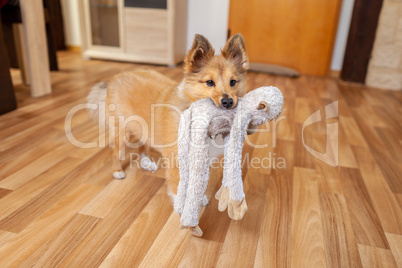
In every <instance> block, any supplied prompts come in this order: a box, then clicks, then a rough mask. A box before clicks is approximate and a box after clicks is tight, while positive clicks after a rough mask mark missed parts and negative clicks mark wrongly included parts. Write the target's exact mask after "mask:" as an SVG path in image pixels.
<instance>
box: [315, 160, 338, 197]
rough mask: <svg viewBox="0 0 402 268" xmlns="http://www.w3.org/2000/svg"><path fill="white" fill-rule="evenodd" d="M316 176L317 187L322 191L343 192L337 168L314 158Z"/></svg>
mask: <svg viewBox="0 0 402 268" xmlns="http://www.w3.org/2000/svg"><path fill="white" fill-rule="evenodd" d="M314 164H315V170H316V172H317V173H318V175H319V176H317V183H318V189H319V191H320V192H324V193H335V194H343V190H342V186H341V177H340V174H339V170H338V169H337V168H333V167H331V166H330V165H328V164H326V163H324V162H322V161H321V160H318V159H316V161H315V162H314Z"/></svg>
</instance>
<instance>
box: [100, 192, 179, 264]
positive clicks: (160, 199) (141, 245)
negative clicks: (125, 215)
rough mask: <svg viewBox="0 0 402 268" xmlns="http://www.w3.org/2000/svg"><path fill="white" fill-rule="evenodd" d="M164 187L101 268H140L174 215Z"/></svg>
mask: <svg viewBox="0 0 402 268" xmlns="http://www.w3.org/2000/svg"><path fill="white" fill-rule="evenodd" d="M166 192H167V186H166V185H163V186H162V187H161V188H160V189H159V191H158V192H157V193H156V194H155V196H154V197H153V198H152V199H151V201H150V202H149V203H148V205H147V206H146V207H145V208H144V210H143V211H142V212H141V214H140V215H139V216H138V218H137V219H136V220H135V221H134V223H133V224H132V225H131V226H130V228H128V230H127V231H126V232H125V233H124V235H123V236H122V238H121V239H120V240H119V242H118V243H117V244H116V246H114V248H113V249H112V251H111V252H110V253H109V254H108V256H107V257H106V259H105V260H104V261H103V262H102V264H101V265H100V267H138V266H139V264H140V263H141V261H142V259H143V258H144V257H145V255H146V254H147V252H148V250H149V248H150V247H151V246H152V244H153V242H154V240H155V238H156V237H157V236H158V234H159V233H160V231H161V229H162V228H163V226H164V225H165V224H166V221H167V220H168V219H169V217H170V215H171V214H172V212H173V210H172V205H171V203H170V200H169V196H168V195H167V194H166Z"/></svg>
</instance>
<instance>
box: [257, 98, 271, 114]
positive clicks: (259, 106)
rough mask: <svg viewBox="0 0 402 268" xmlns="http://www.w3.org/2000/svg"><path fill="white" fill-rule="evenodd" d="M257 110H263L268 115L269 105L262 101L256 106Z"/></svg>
mask: <svg viewBox="0 0 402 268" xmlns="http://www.w3.org/2000/svg"><path fill="white" fill-rule="evenodd" d="M257 110H264V111H266V112H267V113H268V112H269V104H268V103H266V102H265V101H262V102H260V104H259V105H258V107H257Z"/></svg>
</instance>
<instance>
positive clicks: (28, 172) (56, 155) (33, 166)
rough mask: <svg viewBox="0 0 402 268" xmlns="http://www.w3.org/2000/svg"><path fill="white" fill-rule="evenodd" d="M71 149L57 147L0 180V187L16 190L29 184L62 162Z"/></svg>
mask: <svg viewBox="0 0 402 268" xmlns="http://www.w3.org/2000/svg"><path fill="white" fill-rule="evenodd" d="M72 149H74V147H73V146H71V144H63V145H60V146H58V147H57V148H55V149H54V150H53V151H50V152H48V153H46V154H45V155H43V156H41V157H39V158H37V159H36V160H35V161H33V162H32V163H30V164H28V165H26V166H23V167H21V168H20V169H19V170H18V171H17V172H15V173H13V174H11V175H10V176H8V177H6V178H5V179H3V180H1V181H0V187H2V188H6V189H10V190H15V189H18V188H19V187H21V186H22V185H23V184H24V183H27V182H29V181H30V180H32V179H33V178H35V177H36V176H38V175H39V174H41V173H42V172H45V171H46V170H48V169H50V168H52V167H53V166H54V165H56V164H57V163H59V162H60V161H63V160H64V159H65V158H66V156H67V155H68V153H69V152H70V151H71V150H72Z"/></svg>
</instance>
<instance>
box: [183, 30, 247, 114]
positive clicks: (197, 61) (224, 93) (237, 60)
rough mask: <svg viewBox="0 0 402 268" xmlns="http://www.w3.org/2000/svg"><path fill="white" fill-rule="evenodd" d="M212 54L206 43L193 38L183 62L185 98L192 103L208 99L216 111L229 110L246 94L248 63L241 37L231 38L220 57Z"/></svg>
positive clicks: (204, 39) (210, 47) (197, 37)
mask: <svg viewBox="0 0 402 268" xmlns="http://www.w3.org/2000/svg"><path fill="white" fill-rule="evenodd" d="M214 54H215V51H214V49H213V48H212V46H211V44H210V43H209V41H208V40H207V39H206V38H205V37H204V36H202V35H198V34H197V35H196V36H195V38H194V43H193V46H192V48H191V49H190V50H189V52H188V54H187V57H186V59H185V77H184V83H185V85H184V86H185V88H186V89H188V90H187V92H186V95H187V96H188V97H189V98H190V99H191V100H192V101H195V100H198V99H203V98H208V97H209V98H211V99H212V100H213V101H214V103H215V105H216V106H217V107H220V108H226V109H232V108H234V107H236V105H237V101H238V97H242V96H243V95H244V94H246V82H247V81H246V80H247V77H246V74H247V70H248V67H249V63H248V57H247V53H246V48H245V46H244V40H243V37H242V36H241V35H240V34H236V35H234V36H233V37H231V38H230V39H229V40H228V42H227V43H226V45H225V47H224V48H223V49H222V50H221V55H216V56H215V55H214Z"/></svg>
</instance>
